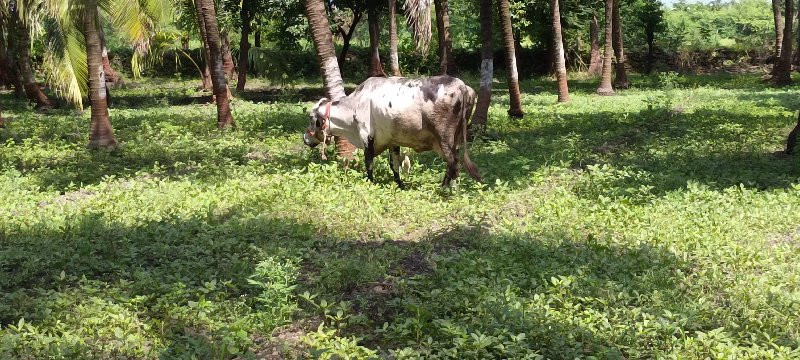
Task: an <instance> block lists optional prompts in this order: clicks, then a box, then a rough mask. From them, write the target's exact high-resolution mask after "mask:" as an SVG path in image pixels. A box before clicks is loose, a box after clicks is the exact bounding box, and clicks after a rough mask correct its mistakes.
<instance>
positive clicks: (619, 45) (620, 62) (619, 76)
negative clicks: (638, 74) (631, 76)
mask: <svg viewBox="0 0 800 360" xmlns="http://www.w3.org/2000/svg"><path fill="white" fill-rule="evenodd" d="M619 1H620V0H614V9H613V10H614V15H613V23H612V32H613V33H614V38H613V39H612V41H613V42H614V56H615V57H616V58H617V62H616V70H617V71H616V74H615V75H616V76H615V77H614V87H615V88H617V89H627V88H628V87H629V86H630V83H629V82H628V70H627V69H626V68H625V46H624V45H623V42H622V38H623V36H622V17H621V16H620V14H619Z"/></svg>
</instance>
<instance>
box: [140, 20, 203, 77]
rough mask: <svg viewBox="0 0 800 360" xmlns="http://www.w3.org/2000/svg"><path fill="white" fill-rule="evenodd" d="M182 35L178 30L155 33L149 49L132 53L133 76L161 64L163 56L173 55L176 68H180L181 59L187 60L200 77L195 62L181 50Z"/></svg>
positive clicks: (198, 68)
mask: <svg viewBox="0 0 800 360" xmlns="http://www.w3.org/2000/svg"><path fill="white" fill-rule="evenodd" d="M183 36H184V35H183V33H181V32H180V31H178V30H162V31H158V32H156V33H155V35H154V36H153V37H152V38H151V39H150V41H149V45H150V46H149V47H148V48H147V49H142V50H144V51H136V52H134V55H133V59H132V65H134V66H133V72H134V76H136V77H138V76H141V71H142V70H143V69H145V68H147V67H153V66H156V65H159V64H163V62H164V58H165V55H167V54H168V53H173V54H175V63H176V66H180V62H181V57H183V58H185V59H188V60H189V61H190V62H191V63H192V64H193V65H194V67H195V68H196V69H197V71H198V72H199V73H200V74H201V76H202V70H201V69H200V66H199V65H198V64H197V62H195V61H194V59H192V57H191V55H189V54H188V53H187V52H186V51H184V50H183V49H182V45H181V39H182V38H183Z"/></svg>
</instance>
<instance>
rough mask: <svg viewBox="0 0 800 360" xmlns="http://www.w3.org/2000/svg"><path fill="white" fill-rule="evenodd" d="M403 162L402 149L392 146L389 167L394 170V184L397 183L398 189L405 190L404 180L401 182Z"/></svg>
mask: <svg viewBox="0 0 800 360" xmlns="http://www.w3.org/2000/svg"><path fill="white" fill-rule="evenodd" d="M402 161H403V159H401V158H400V147H399V146H392V148H391V149H390V150H389V166H390V167H391V168H392V174H393V175H394V182H395V183H397V187H399V188H400V189H401V190H404V189H405V188H406V186H405V184H403V180H400V162H402Z"/></svg>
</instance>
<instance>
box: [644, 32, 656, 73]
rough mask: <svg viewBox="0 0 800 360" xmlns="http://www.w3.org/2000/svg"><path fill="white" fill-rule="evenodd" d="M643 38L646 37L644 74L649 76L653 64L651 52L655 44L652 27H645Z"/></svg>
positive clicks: (653, 57) (653, 59)
mask: <svg viewBox="0 0 800 360" xmlns="http://www.w3.org/2000/svg"><path fill="white" fill-rule="evenodd" d="M645 36H646V37H647V61H646V62H645V64H644V72H645V74H647V75H650V73H651V72H653V62H655V56H654V54H653V51H654V49H655V43H656V34H655V31H654V29H653V27H652V26H647V28H646V29H645Z"/></svg>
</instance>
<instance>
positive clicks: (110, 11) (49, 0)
mask: <svg viewBox="0 0 800 360" xmlns="http://www.w3.org/2000/svg"><path fill="white" fill-rule="evenodd" d="M20 4H21V5H23V7H24V8H20V12H21V13H24V14H25V16H26V18H27V19H28V20H29V21H41V22H42V23H43V24H44V25H45V26H44V28H45V30H46V36H47V37H48V41H46V42H45V44H46V48H45V52H44V58H43V60H44V61H43V62H42V67H43V69H44V70H45V74H46V75H47V81H48V83H49V84H50V85H51V86H52V87H53V88H54V89H55V90H56V93H57V94H59V96H61V97H63V98H65V99H67V100H69V101H70V102H72V103H73V104H75V105H76V106H77V107H78V108H81V107H82V106H83V103H82V97H83V94H88V96H89V100H90V102H91V122H90V125H89V143H88V144H87V147H88V148H91V149H107V150H112V149H114V148H116V146H117V140H116V139H115V138H114V131H113V129H112V127H111V121H110V119H109V114H108V102H107V94H108V92H107V89H106V81H105V80H106V79H105V77H106V74H105V70H104V66H103V45H102V34H101V33H100V15H99V11H100V9H102V10H103V11H104V12H105V13H106V14H107V15H108V18H110V19H111V22H112V24H113V26H114V28H116V29H122V30H123V31H122V32H121V34H122V35H124V36H126V37H127V38H128V40H129V41H131V42H132V43H133V44H134V47H135V48H137V49H143V48H145V47H146V44H147V39H148V38H149V36H150V34H151V33H152V30H153V27H154V24H155V23H158V22H159V21H160V20H161V19H163V18H164V17H165V14H166V12H167V9H169V6H167V5H166V3H164V2H161V1H160V0H140V1H127V0H66V1H65V0H45V1H30V2H28V1H20ZM23 10H24V11H23ZM87 84H88V87H87Z"/></svg>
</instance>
